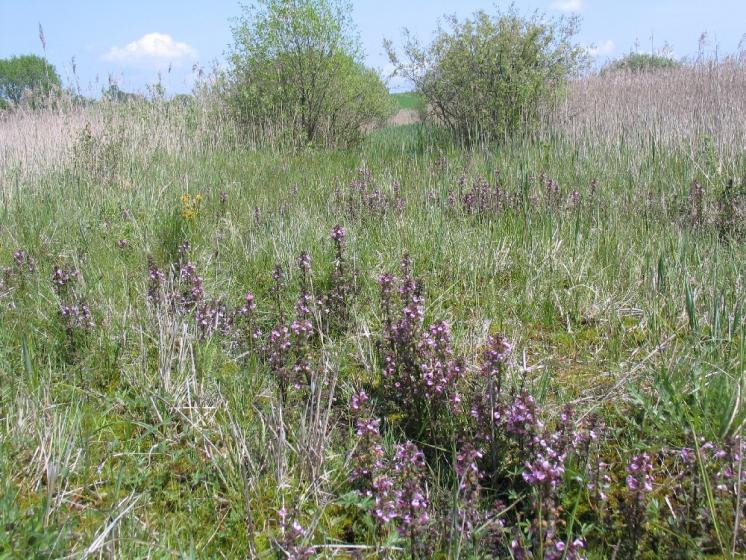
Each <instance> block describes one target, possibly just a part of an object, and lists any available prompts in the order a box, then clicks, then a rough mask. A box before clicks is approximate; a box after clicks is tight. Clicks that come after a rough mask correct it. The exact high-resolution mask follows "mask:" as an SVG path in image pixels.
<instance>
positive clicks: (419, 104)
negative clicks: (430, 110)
mask: <svg viewBox="0 0 746 560" xmlns="http://www.w3.org/2000/svg"><path fill="white" fill-rule="evenodd" d="M391 97H392V98H393V99H394V100H395V101H396V103H397V106H398V107H399V109H415V110H417V111H420V110H422V109H424V107H425V104H424V102H423V101H422V98H421V97H420V96H419V94H417V93H415V92H413V91H407V92H404V93H392V94H391Z"/></svg>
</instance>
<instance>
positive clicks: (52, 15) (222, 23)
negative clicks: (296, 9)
mask: <svg viewBox="0 0 746 560" xmlns="http://www.w3.org/2000/svg"><path fill="white" fill-rule="evenodd" d="M494 5H495V4H494V3H493V2H484V1H477V0H460V1H458V2H454V1H446V0H353V6H354V13H353V17H354V19H355V22H356V23H357V26H358V28H359V31H360V36H361V39H362V42H363V47H364V49H365V51H366V56H367V60H368V64H369V65H371V66H374V67H377V68H382V69H385V67H386V65H387V59H386V56H385V54H384V53H383V49H382V47H381V43H382V40H383V38H384V37H388V38H391V39H394V40H395V41H396V40H397V39H399V38H400V37H401V29H402V28H404V27H407V28H409V29H410V30H411V31H412V32H413V33H414V34H415V35H416V36H418V37H420V38H421V39H423V40H427V39H428V38H429V37H430V36H431V34H432V31H433V29H435V27H436V23H437V21H438V18H439V16H441V15H443V14H446V13H448V14H450V13H456V14H458V15H459V16H461V17H464V16H467V15H469V14H471V13H472V12H474V11H476V10H478V9H487V10H489V9H491V8H492V7H493V6H494ZM499 5H502V6H506V5H507V3H506V2H502V3H500V4H499ZM515 5H516V7H517V8H518V9H519V11H521V12H523V13H531V12H533V11H534V10H537V9H538V10H541V11H545V12H546V13H548V14H550V15H562V14H568V13H577V14H579V15H580V16H581V17H582V20H583V21H582V26H581V32H580V35H579V37H578V40H579V41H580V42H581V43H583V44H584V45H587V46H589V47H590V46H592V45H595V51H594V52H595V53H596V56H597V63H598V64H600V63H602V62H603V61H604V60H605V59H606V58H608V57H612V58H613V57H617V56H620V55H623V54H625V53H627V52H629V51H630V50H632V49H633V48H634V46H635V44H638V45H639V49H640V50H648V51H649V50H650V48H651V36H652V39H653V41H652V44H653V46H654V48H655V49H660V48H661V47H662V46H663V45H664V43H665V42H667V43H668V44H669V45H670V46H671V48H672V49H673V53H674V55H675V56H676V57H682V56H693V55H695V54H696V52H697V46H698V39H699V37H700V35H701V34H702V33H703V32H706V33H707V34H708V37H709V51H710V52H714V48H715V45H717V46H718V50H719V52H720V53H721V54H722V53H733V52H735V51H736V50H737V49H738V46H739V43H740V42H741V39H742V37H743V36H744V34H746V0H711V1H709V2H703V1H702V0H518V1H516V2H515ZM240 12H241V8H240V6H239V3H238V1H236V0H210V1H209V2H204V1H196V0H128V1H108V0H106V1H104V0H100V1H95V0H59V1H57V0H0V58H5V57H8V56H12V55H18V54H26V53H36V54H39V55H43V54H44V52H43V50H42V45H41V42H40V40H39V24H40V23H41V25H42V27H43V29H44V35H45V39H46V54H47V57H48V59H49V60H50V61H51V62H52V63H53V64H54V65H55V66H56V67H57V70H58V72H59V73H60V75H61V76H62V78H63V81H65V82H68V83H73V80H74V78H73V74H72V59H73V57H75V66H76V70H77V80H78V82H79V84H80V88H81V90H82V91H83V93H85V94H88V95H96V94H97V93H99V92H100V91H101V88H102V87H104V86H105V85H107V84H108V81H109V76H111V77H112V78H113V79H114V80H115V81H116V82H117V83H118V84H119V85H120V87H122V88H123V89H125V90H128V91H145V86H146V84H148V83H153V82H155V81H156V80H157V79H158V73H159V72H160V73H161V76H162V80H163V83H164V85H165V86H166V88H167V90H168V91H169V92H170V93H179V92H184V91H189V90H190V88H191V84H192V80H193V71H192V69H193V66H194V64H195V63H196V64H200V65H202V66H203V67H205V68H209V67H210V66H211V64H212V63H213V61H221V60H222V59H223V54H224V52H225V51H226V48H227V47H228V46H229V44H230V42H231V32H230V26H231V18H233V17H235V16H237V15H239V14H240ZM169 67H170V69H171V70H170V72H169ZM393 86H394V87H395V88H397V87H398V88H400V87H401V85H400V84H393Z"/></svg>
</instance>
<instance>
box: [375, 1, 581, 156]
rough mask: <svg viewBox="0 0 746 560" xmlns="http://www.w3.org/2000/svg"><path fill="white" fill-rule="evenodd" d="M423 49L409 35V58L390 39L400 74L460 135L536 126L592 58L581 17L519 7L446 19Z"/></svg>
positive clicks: (502, 134)
mask: <svg viewBox="0 0 746 560" xmlns="http://www.w3.org/2000/svg"><path fill="white" fill-rule="evenodd" d="M445 21H446V26H445V27H439V28H438V30H437V32H436V34H435V38H434V39H433V41H432V42H431V43H430V44H429V45H426V46H422V45H420V44H419V42H418V41H417V40H416V39H414V38H413V37H412V36H411V35H410V34H408V33H405V37H404V56H403V57H400V55H399V54H398V53H397V51H396V49H395V48H394V46H393V43H392V42H391V41H386V42H385V47H386V49H387V51H388V54H389V58H390V60H391V62H392V64H393V65H394V67H395V68H396V74H398V75H400V76H403V77H405V78H407V79H409V80H410V81H411V82H413V83H414V85H415V86H416V88H417V91H418V92H419V93H420V94H421V95H422V96H423V97H424V98H425V100H426V102H427V104H428V106H429V107H430V111H431V113H432V114H433V115H434V117H435V118H436V120H437V121H439V122H441V123H443V124H445V125H446V126H448V127H449V128H450V129H451V130H452V131H453V132H454V133H455V134H456V135H457V136H458V137H459V138H461V139H462V140H466V141H473V140H476V139H490V140H499V139H504V138H507V137H509V136H512V135H513V134H515V133H518V132H524V131H530V130H531V129H532V125H533V124H534V122H535V121H536V119H537V117H538V114H539V110H540V109H541V107H542V105H546V104H549V103H551V102H552V101H553V100H554V99H556V97H557V95H558V94H559V93H560V92H562V91H563V87H564V85H565V83H566V82H567V80H568V78H570V77H571V76H572V75H573V74H575V73H576V72H577V71H578V70H579V69H580V68H581V67H582V66H583V65H584V62H585V57H586V54H585V51H584V49H582V48H581V47H580V46H579V45H578V44H576V43H574V42H573V38H574V36H575V34H576V33H577V31H578V24H579V21H578V19H577V18H561V19H559V20H550V19H548V18H546V17H544V16H542V15H540V14H535V15H534V16H532V17H523V16H521V15H520V14H518V13H517V12H516V11H515V10H514V9H512V8H511V9H510V10H508V11H506V12H498V13H497V14H494V15H493V14H489V13H487V12H485V11H478V12H476V13H475V14H474V15H473V16H472V17H471V18H468V19H466V20H465V21H463V22H462V21H460V20H458V19H457V18H456V16H450V17H446V18H445Z"/></svg>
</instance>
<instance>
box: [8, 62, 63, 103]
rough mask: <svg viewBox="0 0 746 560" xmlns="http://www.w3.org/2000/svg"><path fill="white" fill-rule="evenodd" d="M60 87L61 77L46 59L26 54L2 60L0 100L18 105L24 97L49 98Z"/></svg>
mask: <svg viewBox="0 0 746 560" xmlns="http://www.w3.org/2000/svg"><path fill="white" fill-rule="evenodd" d="M59 87H60V77H59V76H58V75H57V71H56V70H55V68H54V66H52V65H51V64H49V62H47V61H46V59H44V58H42V57H39V56H36V55H33V54H26V55H22V56H14V57H11V58H5V59H0V99H3V100H5V101H6V102H9V103H14V104H18V103H20V102H21V101H22V100H23V99H24V96H28V95H31V96H32V97H33V98H36V99H38V98H44V97H47V96H48V95H49V94H50V93H51V92H52V91H53V90H54V89H56V88H59Z"/></svg>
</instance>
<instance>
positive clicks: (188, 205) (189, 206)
mask: <svg viewBox="0 0 746 560" xmlns="http://www.w3.org/2000/svg"><path fill="white" fill-rule="evenodd" d="M203 200H204V197H203V196H202V195H201V194H197V195H195V196H192V195H190V194H189V193H184V194H183V195H181V215H182V216H183V218H184V219H185V220H193V219H194V218H196V217H197V214H198V213H199V205H200V204H201V203H202V201H203Z"/></svg>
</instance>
